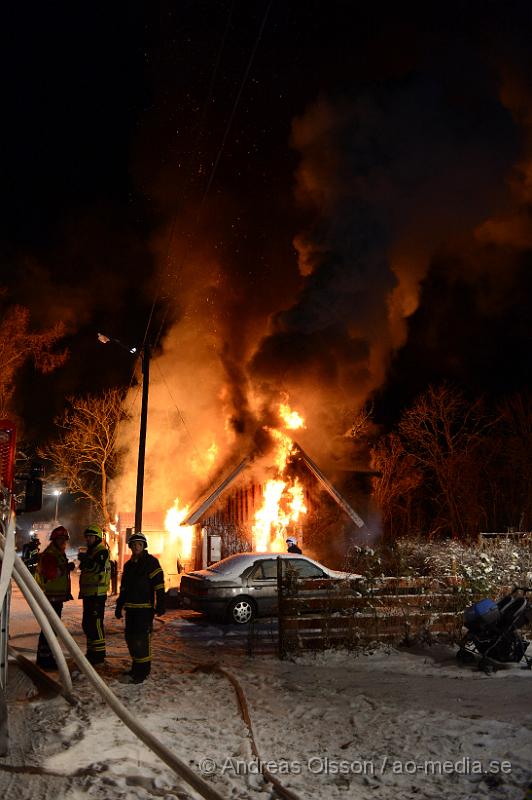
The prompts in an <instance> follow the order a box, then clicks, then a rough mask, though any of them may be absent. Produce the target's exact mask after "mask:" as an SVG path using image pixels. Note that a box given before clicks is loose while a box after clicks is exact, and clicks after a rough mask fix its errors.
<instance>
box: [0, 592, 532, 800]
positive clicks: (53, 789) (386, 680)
mask: <svg viewBox="0 0 532 800" xmlns="http://www.w3.org/2000/svg"><path fill="white" fill-rule="evenodd" d="M13 607H14V615H13V620H12V625H11V633H12V636H13V637H14V639H13V643H14V644H15V645H16V646H17V647H19V648H21V649H24V650H25V651H27V652H25V654H26V655H28V657H31V656H30V653H31V651H32V650H33V651H34V648H35V645H36V639H37V627H36V625H35V623H34V622H33V620H32V618H31V614H29V613H28V612H27V611H26V610H25V607H24V604H23V601H22V600H21V599H20V598H18V597H17V596H16V593H15V597H14V602H13ZM80 612H81V609H80V606H79V604H78V603H71V604H69V605H68V606H67V607H66V610H65V617H64V620H65V622H66V623H67V625H68V627H69V629H70V630H71V632H72V633H73V634H74V636H75V638H76V639H77V640H78V641H79V642H82V641H83V637H82V635H81V624H80V622H81V613H80ZM106 619H107V630H108V652H109V657H108V665H107V666H106V667H105V668H104V671H103V673H102V674H103V675H104V676H105V677H106V680H107V682H108V684H109V686H110V687H111V688H112V689H113V690H114V691H115V692H116V694H117V695H118V696H119V697H120V698H121V699H122V701H123V702H124V703H125V704H126V705H127V706H128V707H129V708H130V709H131V710H132V711H134V712H135V713H137V714H138V715H139V716H140V717H141V719H142V721H143V722H144V724H147V725H148V726H149V727H150V729H151V730H152V731H153V732H154V733H155V734H156V735H157V736H159V737H160V738H161V739H162V740H163V741H164V742H165V744H167V745H168V746H169V747H171V748H172V749H173V750H174V751H175V752H176V754H177V755H179V756H180V757H181V758H182V759H183V760H185V761H187V762H190V763H191V765H193V766H194V767H195V768H197V769H200V767H201V766H202V767H203V771H204V774H205V775H206V776H208V779H209V780H211V781H213V782H214V784H215V785H216V786H217V788H218V791H219V792H220V793H221V794H222V795H223V796H224V797H227V798H267V797H270V796H272V797H273V796H274V795H273V794H272V789H271V786H270V785H269V784H268V783H266V782H265V781H264V780H263V778H262V776H261V775H260V774H256V773H257V765H256V763H255V762H254V761H253V760H252V757H251V750H250V740H249V736H248V731H247V728H246V726H245V724H244V722H243V720H242V718H241V716H240V712H239V709H238V705H237V703H236V699H235V693H234V690H233V688H232V686H231V685H230V684H229V682H228V681H227V679H225V678H224V677H222V676H220V675H217V674H208V673H207V674H206V673H200V672H194V668H195V667H196V666H197V665H199V664H205V663H208V662H216V663H219V664H221V665H222V666H224V667H225V668H227V669H228V670H230V671H231V672H232V673H233V674H234V675H236V676H237V677H238V679H239V681H240V682H241V684H242V686H243V688H244V690H245V693H246V697H247V700H248V703H249V706H250V710H251V716H252V720H253V725H254V729H255V734H256V738H257V741H258V744H259V748H260V751H261V754H262V757H263V759H264V760H268V761H272V762H273V767H274V768H276V769H277V770H278V772H279V773H280V774H279V775H278V777H279V778H280V779H281V780H282V782H283V784H284V785H286V786H288V787H290V789H291V790H292V791H293V792H295V793H296V794H297V795H298V796H299V797H301V798H302V799H303V798H304V799H305V800H309V799H310V798H324V799H325V800H328V799H329V798H331V800H332V799H333V798H359V799H360V800H366V798H375V797H378V798H379V800H381V799H382V800H388V799H389V800H391V799H392V798H393V800H402V799H403V798H404V800H406V799H407V798H408V799H410V798H413V797H416V798H418V797H419V798H434V797H439V798H445V799H449V800H451V798H452V799H453V800H455V799H456V800H459V799H461V798H464V800H465V798H470V797H472V796H474V797H478V798H490V799H492V798H508V800H514V798H515V800H522V798H523V796H524V792H525V786H526V784H527V782H528V781H529V780H530V778H531V773H532V769H531V756H530V753H532V703H531V701H532V674H531V673H530V672H525V671H521V670H519V669H515V668H512V669H509V670H504V671H502V672H500V673H497V674H496V675H495V676H490V677H487V676H485V675H484V674H483V673H479V672H474V671H471V670H470V669H468V668H460V667H458V666H457V665H456V664H455V661H454V653H453V651H451V650H449V649H447V648H445V647H441V646H438V647H432V648H426V649H421V650H419V651H412V650H411V651H404V652H398V651H396V650H392V649H390V650H389V651H385V650H382V649H380V650H376V651H375V652H374V653H366V654H363V655H359V656H358V657H355V656H353V655H352V654H346V653H330V654H321V655H318V656H316V657H313V656H306V657H304V658H300V659H298V660H297V661H286V662H280V661H278V660H277V658H276V655H275V626H274V624H273V623H272V622H270V621H265V622H263V623H261V624H260V625H259V626H258V628H257V629H255V630H253V631H248V630H246V629H238V628H235V627H232V626H229V625H215V624H209V623H206V622H205V621H204V620H202V618H201V617H199V616H198V615H195V614H193V613H192V612H184V611H171V612H169V613H168V614H167V615H166V617H165V618H164V621H156V631H155V635H154V648H153V649H154V668H153V672H152V676H151V677H150V679H149V680H148V681H147V682H146V684H144V685H143V686H128V685H124V684H122V683H121V682H120V681H119V676H120V673H121V672H122V671H123V669H124V668H125V667H127V666H128V657H127V652H126V648H125V644H124V639H123V623H122V622H119V621H117V620H115V619H114V617H113V616H112V601H111V602H110V608H109V611H108V614H107V617H106ZM16 674H17V673H16V670H15V669H13V670H12V676H13V678H12V681H11V682H10V697H11V700H10V719H11V736H12V740H13V746H12V752H11V755H10V756H9V758H8V759H4V760H2V761H1V762H0V796H3V797H9V798H10V800H19V799H20V800H26V799H27V800H30V798H32V800H35V798H43V800H47V799H48V798H51V797H59V798H61V797H65V798H66V797H67V796H68V797H69V798H71V797H72V798H74V800H77V799H78V798H86V797H91V798H101V800H117V799H118V798H127V799H128V800H129V798H133V800H148V798H153V797H163V798H166V800H175V798H182V799H184V798H188V797H194V796H195V795H194V794H193V792H191V791H190V790H188V789H187V787H186V786H185V785H183V784H180V783H179V782H178V781H177V780H176V779H175V776H174V775H173V774H172V773H171V772H170V771H169V770H168V768H166V767H165V766H164V765H163V764H161V763H160V762H159V761H158V759H157V758H156V757H155V756H153V755H152V754H151V753H150V752H149V751H147V750H146V748H145V747H144V746H143V745H142V744H141V743H140V742H138V741H136V740H135V739H134V737H133V735H132V734H131V733H130V732H129V731H128V730H127V729H126V728H125V727H124V726H123V725H122V723H121V722H119V721H118V720H117V719H116V718H115V717H114V715H113V714H112V713H111V712H110V711H109V709H108V708H107V707H106V706H105V705H104V704H103V703H102V702H101V701H100V700H99V699H98V698H97V697H95V695H94V692H93V690H92V689H91V688H90V687H89V685H88V683H87V681H86V679H85V678H84V677H83V676H78V677H77V679H75V681H74V688H75V692H76V694H77V696H78V697H79V698H80V701H81V702H80V704H79V705H78V706H77V707H75V708H73V707H71V706H69V705H67V704H66V702H65V701H64V700H63V699H61V698H55V699H52V700H43V699H40V698H38V697H35V696H33V697H31V696H30V697H28V696H27V695H28V693H29V694H30V695H31V694H34V692H33V690H32V688H31V684H30V683H29V681H28V680H27V679H26V678H22V677H20V678H18V679H16V680H15V678H16ZM446 762H448V766H447V767H445V766H444V764H445V763H446ZM449 765H450V766H449ZM271 766H272V765H270V767H271ZM480 769H482V770H483V773H484V774H480V773H479V772H478V770H480ZM42 770H46V771H48V773H51V774H41V773H40V771H42ZM445 770H447V771H445ZM475 770H477V771H475ZM211 773H212V774H211ZM463 773H466V774H463Z"/></svg>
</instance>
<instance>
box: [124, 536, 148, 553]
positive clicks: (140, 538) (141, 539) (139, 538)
mask: <svg viewBox="0 0 532 800" xmlns="http://www.w3.org/2000/svg"><path fill="white" fill-rule="evenodd" d="M135 542H142V544H143V546H144V549H146V548H147V546H148V541H147V539H146V537H145V536H144V534H143V533H140V532H139V533H134V534H133V535H132V536H130V537H129V541H128V545H129V547H131V545H132V544H135Z"/></svg>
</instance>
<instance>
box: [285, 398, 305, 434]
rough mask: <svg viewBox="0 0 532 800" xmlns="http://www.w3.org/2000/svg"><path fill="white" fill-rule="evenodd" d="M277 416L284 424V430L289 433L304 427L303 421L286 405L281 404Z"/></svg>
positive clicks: (299, 415)
mask: <svg viewBox="0 0 532 800" xmlns="http://www.w3.org/2000/svg"><path fill="white" fill-rule="evenodd" d="M279 416H280V417H281V419H282V421H283V422H284V426H285V428H288V430H290V431H295V430H298V428H304V427H305V420H304V419H303V417H302V416H301V414H299V413H298V412H297V411H292V409H291V408H290V406H289V405H288V403H281V404H280V406H279Z"/></svg>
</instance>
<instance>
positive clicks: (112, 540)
mask: <svg viewBox="0 0 532 800" xmlns="http://www.w3.org/2000/svg"><path fill="white" fill-rule="evenodd" d="M117 522H118V517H116V519H115V521H114V522H109V535H108V537H107V540H108V541H107V544H108V546H109V552H110V554H111V560H112V561H117V560H118V540H119V538H120V534H119V531H118V528H117V526H116V523H117Z"/></svg>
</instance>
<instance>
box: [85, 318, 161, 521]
mask: <svg viewBox="0 0 532 800" xmlns="http://www.w3.org/2000/svg"><path fill="white" fill-rule="evenodd" d="M98 341H99V342H101V343H102V344H108V343H109V342H114V343H115V344H117V345H119V346H120V347H122V348H124V350H127V351H128V352H129V353H131V354H132V355H133V354H135V353H136V352H137V348H136V347H127V345H125V344H124V343H123V342H121V341H120V339H113V338H111V337H109V336H106V335H105V334H103V333H99V334H98ZM150 355H151V353H150V346H149V344H147V343H146V344H145V345H144V347H143V348H142V350H141V353H140V356H141V364H142V406H141V410H140V432H139V457H138V462H137V494H136V497H135V531H136V532H137V533H138V532H140V531H141V530H142V503H143V498H144V462H145V460H146V432H147V429H148V393H149V389H150Z"/></svg>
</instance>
